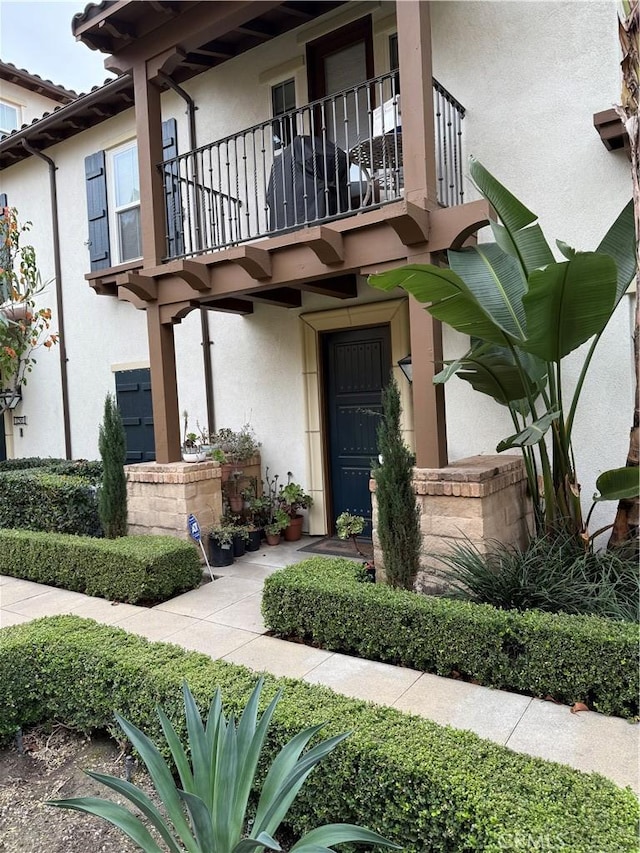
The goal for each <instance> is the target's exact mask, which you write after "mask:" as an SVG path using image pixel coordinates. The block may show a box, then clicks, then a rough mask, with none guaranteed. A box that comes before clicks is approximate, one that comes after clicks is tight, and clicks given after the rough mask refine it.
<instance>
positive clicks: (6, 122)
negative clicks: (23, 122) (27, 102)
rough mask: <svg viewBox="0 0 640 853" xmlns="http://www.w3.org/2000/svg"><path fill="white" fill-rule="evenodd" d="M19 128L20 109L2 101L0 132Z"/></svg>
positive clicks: (0, 106)
mask: <svg viewBox="0 0 640 853" xmlns="http://www.w3.org/2000/svg"><path fill="white" fill-rule="evenodd" d="M17 129H18V110H17V109H16V108H15V107H11V106H9V104H2V103H0V133H10V132H11V131H12V130H17Z"/></svg>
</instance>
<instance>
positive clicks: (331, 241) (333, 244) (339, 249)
mask: <svg viewBox="0 0 640 853" xmlns="http://www.w3.org/2000/svg"><path fill="white" fill-rule="evenodd" d="M296 242H298V243H301V244H303V245H305V246H308V247H309V248H310V249H311V251H312V252H314V253H315V255H316V257H317V258H318V260H319V261H321V263H323V264H327V265H331V264H339V263H341V262H342V261H343V260H344V245H343V239H342V234H340V232H339V231H335V230H334V229H333V228H328V227H327V226H326V225H319V226H317V227H316V228H302V229H301V230H300V231H298V232H296Z"/></svg>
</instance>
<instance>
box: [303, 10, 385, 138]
mask: <svg viewBox="0 0 640 853" xmlns="http://www.w3.org/2000/svg"><path fill="white" fill-rule="evenodd" d="M307 69H308V85H309V100H310V101H315V100H318V99H320V98H326V97H329V96H330V95H333V94H335V93H336V92H342V91H344V90H345V89H349V90H351V91H350V92H349V93H348V94H347V95H346V96H345V98H344V99H343V100H342V101H341V100H340V99H337V100H335V101H332V102H329V105H328V106H327V109H326V110H324V111H323V114H322V115H319V116H318V117H316V123H318V122H320V123H321V126H322V125H324V126H325V127H326V133H327V136H328V137H329V138H330V139H331V140H332V141H334V142H335V143H336V145H337V146H338V147H339V148H341V149H342V150H343V151H349V150H350V149H351V148H353V147H354V146H355V145H356V143H357V142H359V141H360V140H361V139H364V138H366V137H368V136H369V114H370V110H371V109H372V108H373V106H375V104H373V103H372V102H371V100H372V93H371V94H370V93H369V91H368V87H366V86H362V88H360V89H358V88H357V87H359V86H360V84H364V83H365V81H366V80H370V79H371V78H372V77H373V75H374V69H373V38H372V27H371V17H369V16H368V17H366V18H361V19H360V20H358V21H354V22H353V23H351V24H347V25H346V26H345V27H341V28H340V29H339V30H334V31H333V32H331V33H329V34H328V35H326V36H322V38H319V39H316V40H315V41H313V42H309V44H308V45H307ZM314 135H316V136H320V135H321V132H320V128H316V129H315V134H314Z"/></svg>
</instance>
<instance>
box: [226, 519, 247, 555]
mask: <svg viewBox="0 0 640 853" xmlns="http://www.w3.org/2000/svg"><path fill="white" fill-rule="evenodd" d="M230 525H231V527H233V539H232V542H231V545H232V550H233V556H234V557H243V556H244V553H245V551H246V550H247V540H248V538H249V528H248V527H247V525H246V524H245V523H244V522H243V520H242V518H240V516H237V515H236V516H234V517H233V518H232V519H231V521H230Z"/></svg>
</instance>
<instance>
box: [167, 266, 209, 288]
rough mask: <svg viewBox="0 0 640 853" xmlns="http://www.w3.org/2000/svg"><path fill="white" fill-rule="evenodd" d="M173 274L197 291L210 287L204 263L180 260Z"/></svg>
mask: <svg viewBox="0 0 640 853" xmlns="http://www.w3.org/2000/svg"><path fill="white" fill-rule="evenodd" d="M175 274H176V275H177V276H179V277H180V278H181V279H182V280H183V281H185V282H186V283H187V284H188V285H189V287H190V288H192V289H193V290H195V291H197V292H198V293H202V292H204V291H205V290H209V288H210V287H211V282H210V281H209V271H208V269H207V267H205V266H204V264H199V263H197V262H196V261H182V263H181V264H180V268H179V269H177V270H176V273H175Z"/></svg>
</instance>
